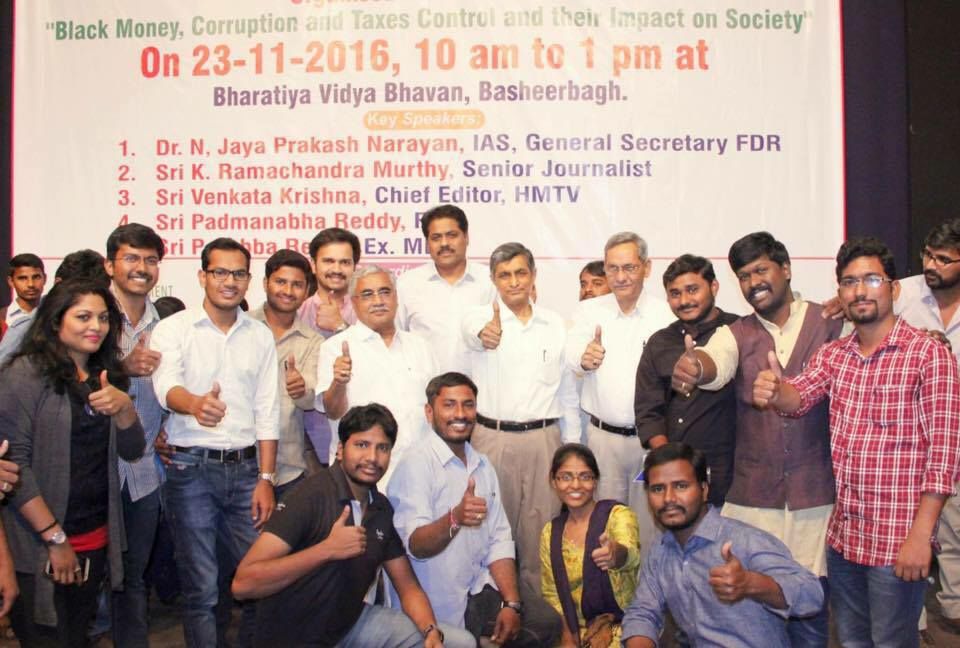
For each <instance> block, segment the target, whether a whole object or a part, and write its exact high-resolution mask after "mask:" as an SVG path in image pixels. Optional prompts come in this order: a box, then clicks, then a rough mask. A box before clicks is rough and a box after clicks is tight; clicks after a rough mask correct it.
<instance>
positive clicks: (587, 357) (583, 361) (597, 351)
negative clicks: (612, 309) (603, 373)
mask: <svg viewBox="0 0 960 648" xmlns="http://www.w3.org/2000/svg"><path fill="white" fill-rule="evenodd" d="M602 336H603V331H601V330H600V325H599V324H597V328H596V330H595V331H594V333H593V339H592V340H590V343H589V344H587V348H586V349H584V351H583V355H582V356H580V367H581V368H582V369H583V370H584V371H595V370H597V369H599V368H600V365H601V364H603V356H604V354H605V353H606V351H605V350H604V348H603V337H602Z"/></svg>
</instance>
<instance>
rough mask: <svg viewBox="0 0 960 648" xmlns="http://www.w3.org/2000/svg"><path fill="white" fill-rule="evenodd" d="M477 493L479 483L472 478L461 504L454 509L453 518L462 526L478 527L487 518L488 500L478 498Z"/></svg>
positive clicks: (468, 481)
mask: <svg viewBox="0 0 960 648" xmlns="http://www.w3.org/2000/svg"><path fill="white" fill-rule="evenodd" d="M476 491H477V482H476V480H474V478H473V477H471V478H470V479H469V480H467V490H465V491H464V493H463V497H462V498H461V499H460V503H459V504H457V505H456V506H454V507H453V517H454V518H455V519H456V520H457V524H459V525H460V526H466V527H478V526H480V525H481V524H483V521H484V520H485V519H486V517H487V500H486V499H484V498H483V497H478V496H477V494H476Z"/></svg>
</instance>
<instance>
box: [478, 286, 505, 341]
mask: <svg viewBox="0 0 960 648" xmlns="http://www.w3.org/2000/svg"><path fill="white" fill-rule="evenodd" d="M501 335H503V327H502V326H501V325H500V304H499V303H498V302H497V300H496V299H494V300H493V319H491V320H490V321H489V322H487V323H486V325H485V326H484V327H483V328H482V329H481V330H480V333H479V334H478V335H477V337H479V338H480V342H481V344H483V348H484V349H490V350H493V349H496V348H497V347H498V346H500V336H501Z"/></svg>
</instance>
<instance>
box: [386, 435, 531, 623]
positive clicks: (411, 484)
mask: <svg viewBox="0 0 960 648" xmlns="http://www.w3.org/2000/svg"><path fill="white" fill-rule="evenodd" d="M465 449H466V457H467V465H463V462H462V461H460V459H458V458H457V457H456V455H454V454H453V451H452V450H450V448H449V447H448V446H447V444H446V442H444V440H443V439H441V438H440V436H439V435H437V434H436V433H431V434H430V436H429V437H428V438H426V439H424V441H423V442H422V443H419V444H417V445H416V446H415V447H413V448H411V449H410V450H409V451H408V452H407V453H406V455H405V456H404V457H403V459H401V460H400V463H399V465H398V466H397V468H396V471H395V472H394V474H393V477H392V478H391V479H390V483H389V485H388V486H387V496H388V497H389V498H390V504H392V505H393V509H394V514H393V525H394V526H395V527H396V529H397V533H398V534H400V538H401V539H402V540H403V546H404V547H406V549H407V553H409V552H410V536H411V535H412V534H413V532H414V531H416V530H417V529H418V528H420V527H422V526H425V525H427V524H430V523H432V522H434V521H435V520H437V519H438V518H440V517H441V516H445V515H448V514H449V512H450V509H451V508H453V507H454V506H456V505H457V504H459V503H460V500H461V499H463V494H464V492H466V490H467V481H468V480H469V479H470V477H473V479H474V481H475V483H476V489H475V491H474V493H475V494H476V495H477V496H478V497H484V498H486V500H487V517H486V519H484V521H483V524H481V525H480V526H478V527H461V528H460V531H458V532H457V534H456V535H455V536H454V538H453V540H451V541H450V544H448V545H447V547H446V549H444V550H443V551H441V552H440V553H439V554H437V555H436V556H434V557H433V558H426V559H420V558H415V557H414V556H412V555H411V556H410V562H411V564H412V565H413V570H414V572H416V574H417V578H418V579H419V581H420V585H421V586H422V587H423V591H424V592H426V593H427V596H428V597H429V598H430V605H431V606H432V607H433V611H434V614H436V616H437V619H438V620H439V621H440V622H441V623H449V624H450V625H454V626H458V627H461V628H462V627H463V614H464V611H465V610H466V609H467V596H468V595H469V594H476V593H478V592H480V590H482V589H483V587H484V586H485V585H491V586H493V587H496V585H495V584H494V582H493V578H492V577H491V575H490V569H489V567H490V564H491V563H493V562H496V561H497V560H500V559H502V558H514V556H515V553H514V544H513V536H512V535H511V533H510V523H509V522H508V521H507V516H506V513H504V511H503V504H502V501H501V497H500V483H499V481H497V473H496V472H494V470H493V466H491V465H490V461H489V460H488V459H487V457H486V456H485V455H483V454H480V453H479V452H477V451H476V450H474V449H473V448H472V447H471V446H470V444H469V443H467V444H465Z"/></svg>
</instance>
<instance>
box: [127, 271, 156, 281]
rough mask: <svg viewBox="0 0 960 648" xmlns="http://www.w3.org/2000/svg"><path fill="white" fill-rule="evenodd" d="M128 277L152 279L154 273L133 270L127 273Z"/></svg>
mask: <svg viewBox="0 0 960 648" xmlns="http://www.w3.org/2000/svg"><path fill="white" fill-rule="evenodd" d="M127 279H145V280H147V281H150V280H151V279H153V275H152V274H150V273H148V272H131V273H130V274H128V275H127Z"/></svg>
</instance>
